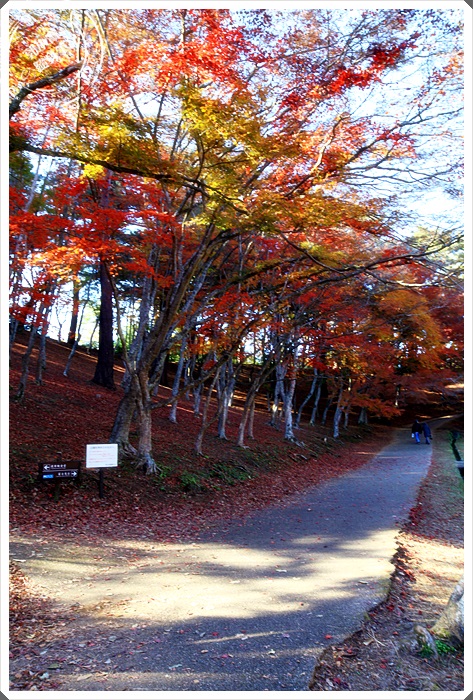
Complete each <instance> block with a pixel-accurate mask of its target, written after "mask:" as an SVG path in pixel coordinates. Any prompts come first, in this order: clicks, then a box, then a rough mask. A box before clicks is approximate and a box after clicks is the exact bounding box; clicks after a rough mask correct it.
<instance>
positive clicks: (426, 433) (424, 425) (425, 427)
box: [422, 423, 432, 445]
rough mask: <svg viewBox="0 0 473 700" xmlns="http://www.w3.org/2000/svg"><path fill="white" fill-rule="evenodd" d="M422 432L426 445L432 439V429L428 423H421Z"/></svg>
mask: <svg viewBox="0 0 473 700" xmlns="http://www.w3.org/2000/svg"><path fill="white" fill-rule="evenodd" d="M422 432H423V433H424V437H425V443H426V445H430V441H431V440H432V431H431V429H430V425H429V424H428V423H422Z"/></svg>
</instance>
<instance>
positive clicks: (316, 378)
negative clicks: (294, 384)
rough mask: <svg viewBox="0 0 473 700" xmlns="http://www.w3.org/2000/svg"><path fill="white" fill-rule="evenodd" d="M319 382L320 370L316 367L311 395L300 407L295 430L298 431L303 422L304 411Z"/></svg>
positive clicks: (309, 394)
mask: <svg viewBox="0 0 473 700" xmlns="http://www.w3.org/2000/svg"><path fill="white" fill-rule="evenodd" d="M318 380H319V376H318V370H317V368H316V367H314V378H313V380H312V384H311V386H310V390H309V393H308V394H307V396H306V397H305V399H304V401H303V402H302V403H301V405H300V407H299V410H298V412H297V416H296V420H295V421H294V428H295V429H296V430H297V428H298V427H299V425H300V422H301V418H302V411H303V410H304V408H305V407H306V405H307V404H308V403H309V401H310V400H311V398H312V396H313V395H314V392H315V387H316V386H317V383H318Z"/></svg>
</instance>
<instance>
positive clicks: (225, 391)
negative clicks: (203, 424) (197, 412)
mask: <svg viewBox="0 0 473 700" xmlns="http://www.w3.org/2000/svg"><path fill="white" fill-rule="evenodd" d="M234 385H235V374H234V368H233V360H232V358H231V357H230V358H229V360H228V362H227V363H226V366H223V367H222V368H221V370H220V378H219V383H218V386H219V397H218V398H219V406H218V437H219V438H220V439H221V440H226V439H227V436H226V432H225V431H226V425H227V419H228V411H229V408H230V405H231V401H232V396H233V390H234Z"/></svg>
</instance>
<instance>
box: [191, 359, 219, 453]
mask: <svg viewBox="0 0 473 700" xmlns="http://www.w3.org/2000/svg"><path fill="white" fill-rule="evenodd" d="M219 373H220V368H219V369H218V370H217V371H216V373H215V376H214V378H213V379H212V383H211V385H210V387H209V391H208V394H207V397H206V400H205V402H204V408H203V410H202V423H201V427H200V430H199V434H198V435H197V440H196V442H195V447H194V449H195V451H196V453H197V454H198V455H199V456H202V454H203V453H202V442H203V440H204V435H205V432H206V430H207V428H208V427H209V425H210V421H209V420H208V413H209V406H210V399H211V398H212V393H213V390H214V388H215V384H216V383H217V380H218V375H219Z"/></svg>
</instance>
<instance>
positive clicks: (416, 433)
mask: <svg viewBox="0 0 473 700" xmlns="http://www.w3.org/2000/svg"><path fill="white" fill-rule="evenodd" d="M422 431H423V428H422V423H420V422H419V419H418V418H416V419H415V421H414V422H413V424H412V437H413V438H415V439H416V444H417V445H420V435H421V433H422Z"/></svg>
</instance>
